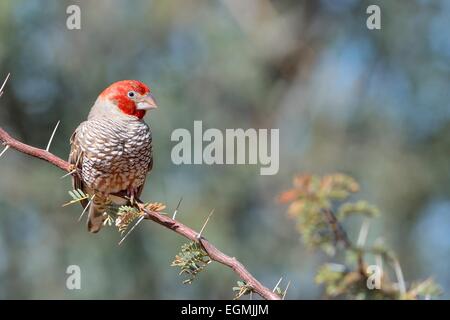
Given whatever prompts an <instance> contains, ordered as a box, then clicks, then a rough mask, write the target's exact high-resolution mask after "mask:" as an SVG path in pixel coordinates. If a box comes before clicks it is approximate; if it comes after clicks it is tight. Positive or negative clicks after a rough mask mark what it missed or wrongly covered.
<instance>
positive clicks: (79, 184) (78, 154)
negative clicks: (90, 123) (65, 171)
mask: <svg viewBox="0 0 450 320" xmlns="http://www.w3.org/2000/svg"><path fill="white" fill-rule="evenodd" d="M77 131H78V128H77V130H75V132H74V133H73V134H72V136H71V137H70V147H71V148H70V154H69V163H70V164H73V165H74V166H75V168H76V169H77V171H78V174H74V175H72V186H73V189H80V190H82V191H83V192H86V189H85V186H84V183H83V181H82V180H81V178H80V173H81V170H82V165H83V151H82V150H81V147H80V144H79V142H78V141H77ZM88 202H89V200H87V199H86V200H81V201H80V203H81V205H82V206H83V208H85V207H86V206H87V204H88Z"/></svg>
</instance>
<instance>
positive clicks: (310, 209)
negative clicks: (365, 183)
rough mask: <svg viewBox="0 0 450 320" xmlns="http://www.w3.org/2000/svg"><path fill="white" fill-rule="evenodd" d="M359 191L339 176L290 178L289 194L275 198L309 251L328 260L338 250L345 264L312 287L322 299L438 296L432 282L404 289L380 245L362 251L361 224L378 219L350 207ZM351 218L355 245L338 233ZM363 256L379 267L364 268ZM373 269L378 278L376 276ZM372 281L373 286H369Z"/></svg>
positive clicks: (368, 209) (373, 212) (331, 266)
mask: <svg viewBox="0 0 450 320" xmlns="http://www.w3.org/2000/svg"><path fill="white" fill-rule="evenodd" d="M358 191H359V185H358V183H357V182H356V181H355V180H354V179H353V178H352V177H349V176H346V175H343V174H332V175H325V176H316V175H309V174H303V175H298V176H295V177H294V181H293V188H292V189H290V190H288V191H285V192H283V193H282V194H281V195H280V197H279V200H280V201H281V202H283V203H289V209H288V214H289V216H290V217H292V218H294V219H296V220H297V227H298V230H299V232H300V233H301V235H302V238H303V241H304V243H305V244H306V245H307V246H308V247H309V248H312V249H317V248H319V249H322V250H323V251H324V252H325V253H327V254H329V255H331V256H334V255H336V253H337V252H338V250H339V249H342V250H343V253H344V259H343V260H344V263H342V264H341V263H327V264H325V265H323V266H322V267H320V269H319V270H318V272H317V275H316V282H317V283H319V284H324V285H325V292H326V295H327V296H330V297H345V298H355V299H419V298H423V297H425V298H429V297H431V296H437V295H439V294H440V292H441V289H440V287H439V286H438V285H437V284H436V283H435V282H434V281H433V280H432V279H426V280H424V281H422V282H416V283H412V284H411V285H410V286H409V288H407V287H406V285H405V281H404V279H403V273H402V271H401V268H400V264H399V262H398V260H397V257H396V255H395V254H394V253H393V252H392V250H390V249H388V248H386V247H384V246H382V245H380V244H375V245H374V246H368V247H367V246H365V241H366V237H367V233H368V224H367V223H366V222H367V221H369V220H368V219H370V218H373V217H376V216H377V215H378V214H379V213H378V209H377V208H376V207H374V206H372V205H370V204H369V203H367V202H366V201H357V202H349V198H350V197H351V195H352V194H354V193H356V192H358ZM334 208H336V209H337V210H334ZM335 212H336V214H335ZM350 216H356V217H357V216H359V217H362V218H363V219H364V222H363V224H362V227H361V230H360V236H359V237H358V241H357V242H356V243H355V242H353V241H351V240H350V238H349V237H348V235H347V232H346V231H345V229H344V227H343V222H345V221H346V220H347V218H349V217H350ZM366 256H374V257H375V260H379V261H377V264H376V265H371V266H369V264H368V263H367V262H366V259H365V258H366ZM383 259H384V260H385V261H387V262H388V263H389V264H390V265H391V267H392V269H393V270H394V271H395V276H396V278H397V281H393V280H391V279H389V276H388V272H387V270H383V268H382V260H383ZM354 265H355V266H356V267H353V266H354ZM374 267H375V268H376V269H378V271H381V272H379V273H378V274H375V273H374V272H373V270H375V268H374ZM377 276H379V282H378V285H373V281H374V280H375V277H377Z"/></svg>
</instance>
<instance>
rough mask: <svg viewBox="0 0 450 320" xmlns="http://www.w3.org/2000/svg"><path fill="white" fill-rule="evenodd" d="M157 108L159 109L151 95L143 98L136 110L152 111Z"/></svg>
mask: <svg viewBox="0 0 450 320" xmlns="http://www.w3.org/2000/svg"><path fill="white" fill-rule="evenodd" d="M156 108H158V106H157V105H156V101H155V98H154V97H153V95H152V94H151V93H148V94H146V95H145V96H142V97H141V99H139V101H138V102H137V104H136V109H138V110H151V109H156Z"/></svg>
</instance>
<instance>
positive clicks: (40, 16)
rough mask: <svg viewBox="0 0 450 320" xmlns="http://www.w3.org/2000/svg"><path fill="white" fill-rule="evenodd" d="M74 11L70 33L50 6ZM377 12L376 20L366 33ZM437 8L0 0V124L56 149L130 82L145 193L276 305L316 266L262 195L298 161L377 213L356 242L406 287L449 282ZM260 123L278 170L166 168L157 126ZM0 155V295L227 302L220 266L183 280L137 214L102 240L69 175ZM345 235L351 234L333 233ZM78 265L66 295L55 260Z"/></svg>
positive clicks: (278, 186)
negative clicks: (272, 137) (398, 269)
mask: <svg viewBox="0 0 450 320" xmlns="http://www.w3.org/2000/svg"><path fill="white" fill-rule="evenodd" d="M70 4H77V5H79V6H80V8H81V30H68V29H67V28H66V18H67V16H68V15H67V14H66V8H67V6H68V5H70ZM370 4H378V5H379V6H380V7H381V11H382V20H381V22H382V29H381V30H374V31H370V30H368V29H367V28H366V18H367V14H366V8H367V6H368V5H370ZM449 29H450V1H447V0H440V1H439V0H436V1H431V0H430V1H427V0H416V1H406V0H405V1H388V0H386V1H375V0H373V1H356V0H341V1H336V0H322V1H313V0H310V1H295V0H280V1H269V0H246V1H239V0H222V1H206V0H204V1H202V0H198V1H194V0H188V1H186V0H183V1H181V0H178V1H175V0H168V1H167V0H166V1H137V0H136V1H119V0H116V1H114V0H99V1H90V2H87V1H83V2H81V1H51V0H44V1H36V0H29V1H12V0H6V1H1V2H0V77H1V78H2V79H3V78H4V77H5V76H6V74H7V73H8V72H11V74H12V76H11V79H10V81H9V82H8V84H7V87H6V91H5V94H4V95H3V96H2V98H1V99H0V125H1V126H2V127H3V128H4V129H5V130H7V131H8V132H10V133H11V134H13V135H14V136H16V137H18V138H19V139H20V140H22V141H24V142H26V143H28V144H31V145H34V146H37V147H43V148H45V146H46V144H47V141H48V139H49V137H50V134H51V132H52V130H53V127H54V126H55V124H56V122H57V121H58V120H61V124H60V127H59V130H58V132H57V134H56V137H55V139H54V141H53V144H52V148H51V151H52V152H54V153H55V154H57V155H59V156H61V157H62V158H67V156H68V153H69V137H70V135H71V134H72V132H73V131H74V129H75V128H76V126H77V125H78V124H79V123H80V122H81V121H83V120H84V119H85V118H86V116H87V114H88V111H89V108H90V107H91V105H92V104H93V102H94V101H95V99H96V97H97V95H98V94H99V93H100V92H101V90H103V89H104V88H105V87H106V86H107V85H109V84H110V83H112V82H114V81H117V80H121V79H139V80H141V81H143V82H145V83H147V84H149V85H150V86H151V88H152V90H153V92H154V94H155V96H156V98H157V100H158V103H159V105H160V108H159V110H157V111H155V112H152V113H151V115H150V116H147V122H148V123H149V124H150V126H151V127H152V130H153V135H154V150H155V151H154V152H155V165H154V169H153V172H152V173H151V175H150V177H149V178H148V179H147V186H146V189H145V192H144V195H143V198H144V199H146V200H152V201H161V202H164V203H166V204H167V205H168V211H173V209H174V208H175V206H176V205H177V203H178V200H179V198H180V197H181V196H182V197H183V198H184V200H183V203H182V206H181V210H180V213H179V214H178V219H179V220H181V221H182V222H183V223H186V224H187V225H189V226H191V227H193V228H195V229H197V230H198V229H200V227H201V225H202V224H203V221H204V220H205V218H206V216H207V215H208V213H209V211H210V210H211V209H212V208H215V214H214V215H213V217H212V219H211V221H210V222H209V224H208V226H207V229H206V231H205V236H206V237H207V238H208V239H209V240H210V241H211V242H213V243H214V244H216V245H217V246H218V247H219V248H221V249H222V250H223V251H224V252H225V253H228V254H230V255H232V256H236V257H237V258H239V260H241V262H242V263H244V264H245V265H246V266H247V267H248V269H249V270H250V271H251V272H252V273H253V274H254V275H255V277H256V278H258V279H259V280H260V281H262V282H263V283H264V284H265V285H267V286H269V287H273V286H274V285H275V284H276V282H277V281H278V279H279V278H280V277H284V279H285V280H284V285H285V284H286V282H287V281H288V280H290V281H291V286H290V289H289V292H288V295H287V298H288V299H297V298H308V299H310V298H320V297H322V290H321V288H320V287H318V286H317V285H316V284H315V283H314V274H315V271H316V269H317V267H318V266H319V265H320V264H322V263H323V262H325V261H329V260H330V258H329V257H326V256H324V255H322V254H317V253H315V252H308V251H307V250H305V249H304V246H303V244H302V243H301V241H300V240H299V235H298V233H297V232H296V230H295V227H294V225H293V222H292V221H291V220H289V219H288V217H287V216H286V214H285V209H286V208H285V206H283V205H280V204H278V203H277V202H276V200H275V199H276V196H277V195H278V194H279V193H280V192H281V191H283V190H285V189H288V188H289V187H290V185H291V178H292V176H293V175H294V174H295V173H298V172H310V173H317V174H325V173H333V172H344V173H347V174H350V175H352V176H354V177H355V178H356V179H357V180H358V181H359V182H360V183H361V185H362V191H361V193H360V194H359V195H358V197H361V198H365V199H367V200H369V201H370V202H372V203H374V204H376V205H377V206H378V207H379V208H380V209H381V211H382V216H381V218H380V219H378V220H377V222H376V223H375V224H373V225H372V226H371V230H370V233H369V240H368V241H369V242H373V241H374V240H376V239H377V238H379V237H382V238H383V239H384V241H385V243H387V244H389V245H390V246H391V247H393V248H394V250H395V251H397V253H398V255H399V259H400V262H401V266H402V268H403V272H404V274H405V278H406V280H407V282H410V281H411V280H417V279H424V278H426V277H428V276H433V277H434V279H435V280H436V281H437V282H438V283H440V284H441V285H442V287H443V289H444V292H445V294H444V296H443V298H448V296H449V295H448V293H449V292H450V272H449V270H450V192H449V185H450V165H449V164H450V161H449V155H450V107H449V103H450V99H449V92H450V90H449V89H450V63H449V62H450V36H449V34H448V30H449ZM194 120H203V125H204V127H211V128H219V129H225V128H279V129H280V171H279V173H278V174H277V175H275V176H260V175H259V167H258V166H254V165H253V166H245V165H234V166H207V165H202V166H195V165H181V166H175V165H174V164H172V162H171V159H170V151H171V148H172V147H173V145H174V144H175V143H173V142H171V141H170V135H171V133H172V131H173V130H174V129H176V128H187V129H189V130H192V128H193V121H194ZM62 174H63V173H62V172H61V171H59V170H58V169H56V168H54V167H53V166H50V165H48V164H47V163H44V162H42V161H40V160H37V159H32V158H29V157H26V156H24V155H22V154H19V153H17V152H15V151H13V150H8V151H7V152H6V154H5V155H4V156H3V157H2V158H1V159H0V298H2V299H5V298H70V299H78V298H98V299H103V298H111V299H118V298H124V299H127V298H137V299H171V298H175V299H181V298H190V299H216V298H225V299H228V298H231V297H232V296H233V292H232V289H231V288H232V286H234V285H235V283H236V280H238V279H237V277H236V276H235V275H234V274H233V272H232V271H231V270H228V269H227V268H226V267H223V266H221V265H218V264H212V265H210V266H208V267H207V270H206V271H205V272H202V273H201V274H200V275H199V277H198V279H197V280H196V281H194V283H193V284H192V285H183V284H182V283H181V282H182V278H181V277H179V276H178V270H177V269H176V268H172V267H169V265H170V263H171V261H172V260H173V257H174V256H175V254H176V253H177V252H178V251H179V248H180V246H181V244H182V243H184V242H186V241H185V240H184V239H183V238H181V237H180V236H178V235H176V234H175V233H172V232H169V231H167V230H166V229H164V228H162V227H160V226H158V225H156V224H154V223H151V222H146V223H142V224H141V225H140V226H139V227H138V228H137V230H135V232H134V233H133V234H132V235H131V236H130V237H129V238H128V239H127V240H126V241H125V243H124V244H123V245H121V246H118V245H117V242H118V241H119V239H120V237H119V234H118V233H117V231H116V230H115V229H114V228H105V229H104V230H102V232H101V233H99V234H97V235H92V234H89V233H88V232H87V231H86V227H85V224H84V223H78V222H77V219H78V216H79V214H80V213H81V207H80V206H70V207H65V208H62V207H61V204H63V203H64V202H67V201H68V200H70V198H69V195H68V194H67V191H68V190H70V189H71V186H70V178H65V179H63V180H61V179H60V177H61V175H62ZM349 227H350V229H349V233H350V236H351V237H353V238H354V237H356V235H357V233H358V230H359V225H358V224H355V225H354V226H353V225H352V226H349ZM71 264H76V265H79V266H80V267H81V272H82V279H81V286H82V289H81V290H72V291H70V290H68V289H66V286H65V282H66V277H67V275H66V268H67V266H68V265H71Z"/></svg>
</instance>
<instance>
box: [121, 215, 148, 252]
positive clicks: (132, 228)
mask: <svg viewBox="0 0 450 320" xmlns="http://www.w3.org/2000/svg"><path fill="white" fill-rule="evenodd" d="M144 218H145V216H142V217H140V218H139V220H138V221H137V222H136V223H135V224H134V225H133V226H132V227H131V229H130V231H128V232H127V233H126V234H125V235H124V236H123V238H122V239H121V240H120V241H119V246H120V245H121V244H122V242H124V241H125V239H126V238H127V237H128V235H129V234H130V233H131V232H132V231H133V230H134V228H136V227H137V225H138V224H139V223H141V221H142V220H144Z"/></svg>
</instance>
